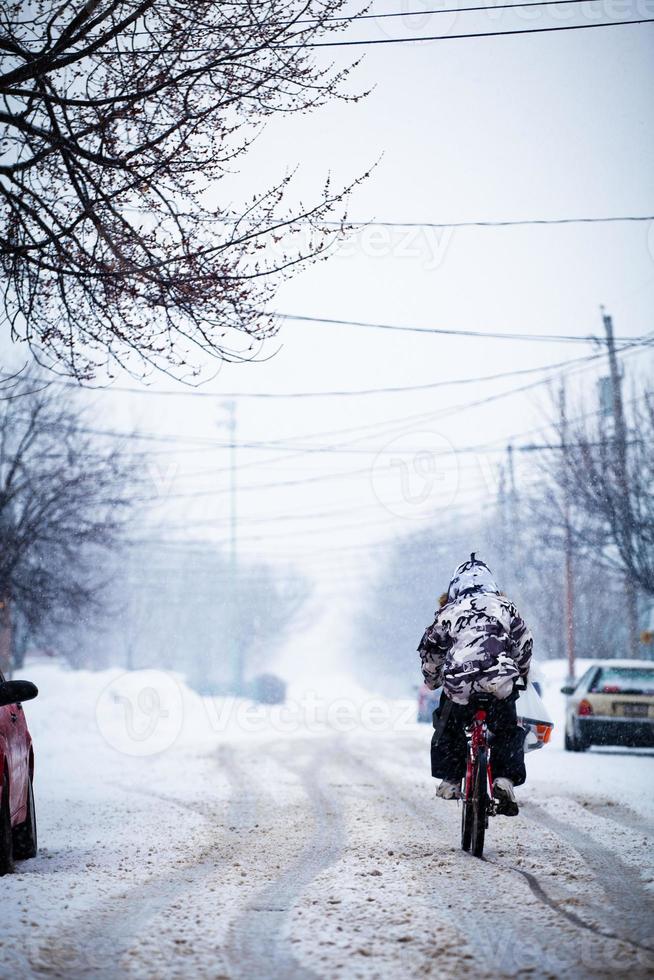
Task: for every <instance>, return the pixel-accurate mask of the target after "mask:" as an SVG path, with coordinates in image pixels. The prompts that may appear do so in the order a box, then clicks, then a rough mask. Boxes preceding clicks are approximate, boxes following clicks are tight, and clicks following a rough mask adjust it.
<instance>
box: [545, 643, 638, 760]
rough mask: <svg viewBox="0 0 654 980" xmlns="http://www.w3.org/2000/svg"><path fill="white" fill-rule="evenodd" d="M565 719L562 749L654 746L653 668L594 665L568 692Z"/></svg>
mask: <svg viewBox="0 0 654 980" xmlns="http://www.w3.org/2000/svg"><path fill="white" fill-rule="evenodd" d="M561 692H562V693H563V694H566V695H568V700H567V704H566V713H565V747H566V749H567V750H568V752H585V751H586V749H588V748H590V746H591V745H628V746H652V745H654V663H653V662H652V661H651V660H598V661H597V662H596V663H594V664H593V665H592V666H591V667H589V668H588V670H587V671H586V672H585V673H584V674H583V676H582V677H581V678H580V679H579V680H578V681H577V683H576V684H575V685H574V687H573V686H566V687H562V688H561Z"/></svg>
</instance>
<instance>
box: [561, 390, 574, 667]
mask: <svg viewBox="0 0 654 980" xmlns="http://www.w3.org/2000/svg"><path fill="white" fill-rule="evenodd" d="M559 418H560V425H561V465H562V466H563V467H565V450H566V441H567V437H568V415H567V410H566V403H565V387H564V386H563V384H562V385H561V389H560V391H559ZM563 515H564V516H563V522H564V535H565V540H564V547H565V645H566V653H567V657H568V680H569V681H574V679H575V601H574V599H575V597H574V567H573V563H572V528H571V525H570V488H569V487H568V484H567V480H566V484H565V489H564V500H563Z"/></svg>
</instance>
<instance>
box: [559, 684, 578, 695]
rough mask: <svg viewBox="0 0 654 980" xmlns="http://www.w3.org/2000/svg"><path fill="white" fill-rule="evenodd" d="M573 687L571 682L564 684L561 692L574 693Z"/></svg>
mask: <svg viewBox="0 0 654 980" xmlns="http://www.w3.org/2000/svg"><path fill="white" fill-rule="evenodd" d="M574 693H575V689H574V687H573V686H572V685H571V684H566V685H565V687H562V688H561V694H574Z"/></svg>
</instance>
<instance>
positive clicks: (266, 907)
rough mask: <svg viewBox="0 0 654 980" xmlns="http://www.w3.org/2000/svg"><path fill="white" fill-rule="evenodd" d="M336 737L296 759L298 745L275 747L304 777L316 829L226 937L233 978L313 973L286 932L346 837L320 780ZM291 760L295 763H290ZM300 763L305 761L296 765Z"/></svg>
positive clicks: (294, 977)
mask: <svg viewBox="0 0 654 980" xmlns="http://www.w3.org/2000/svg"><path fill="white" fill-rule="evenodd" d="M333 744H334V742H333V740H330V743H329V744H327V743H325V741H323V740H320V741H319V742H318V743H317V744H315V743H306V744H305V751H306V749H309V752H308V753H307V754H306V755H305V758H304V759H302V758H301V756H300V759H299V760H298V746H297V743H293V744H290V745H289V746H288V747H287V748H286V752H285V753H284V754H282V753H283V751H284V749H283V746H281V745H278V746H276V747H275V749H276V750H275V756H276V758H277V760H278V761H279V762H280V763H281V764H282V765H284V766H285V767H286V768H287V769H289V770H291V771H292V772H295V773H296V774H297V775H299V776H300V779H301V783H302V788H303V790H304V792H305V794H306V798H307V802H308V804H309V806H310V810H311V814H310V818H311V819H312V820H313V830H312V832H311V834H310V835H309V839H308V841H307V842H306V844H305V846H304V848H303V850H302V851H301V853H300V854H299V855H298V856H297V858H296V859H295V860H294V861H292V862H291V863H290V864H289V865H288V866H287V867H286V868H285V870H284V871H283V872H282V874H281V875H279V876H278V877H277V879H276V880H275V881H274V882H272V883H271V884H270V885H268V886H267V887H266V888H264V889H263V890H262V891H261V892H259V894H258V895H257V896H255V898H254V899H253V900H252V901H250V903H249V904H248V905H247V907H246V908H245V909H244V911H243V912H242V913H241V915H240V916H239V918H238V919H237V920H236V922H235V923H234V924H233V926H232V928H231V930H230V933H229V936H228V957H229V960H230V962H231V970H230V974H229V975H230V977H235V978H237V977H243V978H248V980H251V978H252V977H255V978H256V980H280V978H283V980H300V978H302V980H308V978H311V977H313V976H314V974H312V973H311V972H310V971H308V970H306V969H305V968H303V967H301V966H300V965H299V964H298V963H297V961H296V960H295V958H294V957H293V955H292V953H291V951H290V949H289V947H288V945H287V943H286V942H285V941H284V937H283V935H282V933H283V929H284V926H285V924H286V920H287V918H288V914H289V912H290V909H291V907H292V905H293V904H294V902H295V901H297V899H298V898H299V897H300V896H301V895H302V893H303V892H304V890H305V889H306V888H307V887H308V885H309V884H310V883H311V882H312V881H313V880H314V878H316V877H317V876H318V875H319V874H320V873H321V872H322V871H324V870H325V869H326V868H327V867H329V865H331V864H333V863H334V862H335V861H336V860H337V859H338V857H339V855H340V853H341V850H342V846H343V839H344V829H343V820H342V814H341V810H340V807H339V806H338V804H337V802H336V801H335V799H334V795H333V794H331V795H330V794H329V792H328V790H327V787H326V786H325V785H324V782H323V780H322V778H321V775H322V770H323V767H324V763H325V761H326V756H327V754H328V752H330V751H332V749H333ZM289 759H292V760H293V761H292V762H290V761H289ZM298 761H300V762H301V764H300V765H298Z"/></svg>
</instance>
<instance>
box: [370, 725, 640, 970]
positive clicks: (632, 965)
mask: <svg viewBox="0 0 654 980" xmlns="http://www.w3.org/2000/svg"><path fill="white" fill-rule="evenodd" d="M399 748H401V749H402V750H403V751H402V755H404V756H406V746H405V745H401V746H399ZM354 758H355V759H356V760H357V761H358V762H359V763H360V764H361V765H362V766H363V767H367V768H368V771H371V770H373V771H376V772H377V771H378V766H377V765H375V764H374V763H373V764H371V763H370V761H369V760H368V759H361V758H358V757H357V756H354ZM376 758H377V759H379V758H381V755H380V754H379V755H377V756H376ZM384 763H385V765H390V766H391V767H393V768H398V763H397V760H396V759H393V758H392V757H391V758H384ZM377 785H378V786H379V787H384V789H385V790H386V792H390V793H392V792H394V793H395V797H394V798H395V800H396V802H399V803H401V804H402V806H403V808H404V809H405V810H406V812H407V813H410V814H412V815H413V816H414V817H416V818H418V819H419V820H421V821H422V822H423V823H424V824H425V826H428V825H429V824H431V825H433V824H434V822H436V823H437V824H439V825H440V826H441V827H442V826H443V816H444V815H443V814H442V809H440V810H439V811H438V813H437V812H435V810H434V808H433V806H430V805H429V803H428V802H427V800H426V799H425V797H424V796H421V797H418V798H416V797H415V795H414V793H413V792H411V789H410V787H409V786H407V785H404V786H403V785H402V783H401V782H399V781H398V782H397V783H396V782H395V777H393V778H392V779H391V778H389V777H388V776H387V775H386V774H385V773H383V774H382V773H380V774H379V778H378V780H377ZM430 802H431V801H430ZM523 807H524V809H523V811H522V812H523V816H529V817H531V820H530V822H532V823H534V824H535V823H536V822H537V818H536V817H535V814H534V813H533V812H530V810H532V811H533V809H535V808H533V805H530V804H524V805H523ZM525 810H526V813H525ZM545 816H546V817H548V815H547V814H545ZM457 817H459V813H458V812H457ZM456 823H457V826H456V828H454V833H455V834H456V833H457V831H458V820H457V821H456ZM541 823H542V825H543V826H544V827H546V828H547V829H548V830H549V831H550V833H552V834H553V835H554V836H555V837H557V838H558V839H560V840H562V841H564V842H565V843H567V845H568V846H570V847H573V849H574V850H576V851H577V853H578V854H579V856H580V857H581V859H582V860H583V861H584V863H585V865H586V866H587V867H588V868H589V870H590V871H591V872H592V873H594V874H595V875H596V877H598V878H599V879H600V884H601V885H602V884H604V879H606V878H607V877H610V876H611V875H612V874H613V875H614V878H613V879H611V884H612V887H610V888H607V889H606V890H607V897H608V898H609V900H610V902H611V910H615V911H618V912H619V914H620V916H621V919H624V924H625V926H626V930H625V931H626V933H627V935H618V934H617V933H614V932H612V931H610V930H608V929H602V928H601V927H600V926H596V925H593V924H592V923H589V922H586V921H584V919H582V918H581V916H579V915H577V914H575V913H574V912H571V911H569V910H568V909H565V908H563V907H561V906H560V904H559V902H557V901H556V900H554V899H552V898H550V896H549V895H548V894H547V891H546V889H545V888H544V887H543V884H542V883H541V880H540V879H539V878H538V876H537V875H536V874H534V873H533V872H530V871H526V870H524V869H521V868H518V867H515V866H513V865H509V864H503V863H501V862H500V861H497V860H493V859H488V858H484V859H483V861H482V862H480V864H481V865H482V867H485V868H487V869H490V868H495V869H497V870H498V871H501V872H504V873H505V874H516V873H517V874H519V875H521V877H522V878H523V879H524V880H525V882H526V884H527V885H528V887H529V889H530V892H531V894H532V896H533V899H535V900H536V901H537V902H538V903H539V904H541V905H542V906H543V907H544V908H545V909H547V910H548V912H549V913H555V914H556V915H557V916H560V917H561V918H562V919H564V920H566V921H567V922H568V923H569V925H570V926H572V927H573V928H574V929H575V930H581V931H582V934H583V933H585V934H587V935H592V936H595V937H597V938H598V939H600V938H601V939H605V940H608V941H609V942H610V943H612V944H617V945H615V946H614V950H615V952H610V951H604V952H598V957H601V956H604V957H605V958H606V961H607V963H611V964H614V965H613V966H612V968H611V970H610V972H611V973H613V972H622V971H624V970H625V969H628V970H629V973H630V975H631V976H633V977H636V976H639V977H640V976H643V977H645V976H647V977H651V976H652V975H653V973H652V971H653V968H654V959H653V954H654V950H653V949H652V948H651V947H649V946H647V945H644V944H643V943H642V942H641V941H640V937H639V938H629V937H628V934H629V933H630V932H631V934H632V937H633V920H630V919H629V914H630V913H633V914H636V915H637V916H638V920H639V921H640V922H641V924H642V925H644V926H645V925H646V926H647V927H648V929H649V931H648V938H649V936H651V923H652V900H651V897H650V896H649V895H647V893H646V892H645V890H644V889H643V888H642V885H641V883H640V882H639V881H638V880H637V876H636V875H635V873H634V872H633V871H632V869H630V868H628V867H627V866H625V865H623V864H622V863H621V862H620V861H619V860H618V859H616V857H615V855H614V854H613V852H611V851H609V850H608V848H601V847H600V848H597V849H595V850H594V849H593V846H592V845H593V843H594V842H593V841H589V840H588V839H587V838H586V836H585V835H584V834H582V833H579V832H578V831H575V830H570V831H569V832H568V833H566V831H568V828H567V827H566V825H563V824H561V823H560V821H554V819H553V818H552V821H551V825H550V826H548V824H547V822H546V820H543V821H541ZM555 824H556V826H555ZM452 829H453V828H452V827H450V836H451V832H452ZM507 829H509V828H508V827H507ZM498 830H499V825H498ZM511 832H513V827H511ZM457 843H458V834H457ZM489 843H490V845H491V846H490V847H489V848H487V850H489V851H491V853H492V849H493V845H494V844H499V845H502V844H504V845H506V844H510V838H509V837H508V836H507V837H505V838H504V841H502V838H501V835H500V836H499V837H498V839H497V841H489ZM575 845H577V846H575ZM459 853H460V858H461V859H462V860H464V861H465V862H466V863H467V864H469V865H470V866H472V865H473V863H474V862H476V861H477V860H478V859H476V858H472V857H471V856H469V855H465V854H463V852H459ZM623 869H624V872H625V874H624V877H623V878H622V879H621V878H620V876H621V875H622V871H623ZM480 870H481V869H480ZM602 871H603V872H604V873H603V874H602ZM621 880H622V881H623V882H625V883H626V882H627V881H628V882H629V884H632V883H633V884H634V885H635V888H634V890H635V891H636V892H637V894H636V895H634V897H633V900H632V901H630V902H629V905H628V908H625V902H624V898H625V895H626V894H628V887H629V885H626V888H625V887H621V886H620V881H621ZM461 884H462V887H463V883H461ZM471 884H472V883H471ZM479 887H481V888H482V889H483V888H484V887H485V886H484V884H483V883H482V880H480V881H479ZM503 892H504V889H501V890H500V891H499V893H498V894H499V895H501V894H502V893H503ZM441 897H442V896H439V898H441ZM462 897H463V896H462ZM571 897H572V896H571ZM507 911H508V910H507ZM491 912H492V907H489V906H485V913H484V917H483V918H484V920H488V922H487V925H488V926H489V930H487V931H489V935H486V933H485V932H484V930H483V929H482V928H481V926H480V931H479V936H478V938H479V939H482V940H483V939H484V938H485V939H486V940H488V939H489V936H490V934H491V933H492V932H493V930H494V929H495V930H496V932H497V934H498V935H499V934H501V933H502V932H504V939H503V940H502V942H504V943H506V942H507V941H508V942H509V944H510V942H511V940H510V938H509V939H508V940H507V935H508V934H507V928H508V927H507V919H506V918H505V917H504V915H502V913H501V912H500V915H499V918H497V921H496V923H495V925H493V919H494V916H493V915H491ZM453 924H455V923H453ZM534 925H535V926H537V925H538V924H537V923H534ZM512 928H513V929H514V932H515V934H516V935H515V944H516V948H518V947H519V945H520V943H522V942H524V941H525V940H526V941H527V943H529V942H533V940H534V938H535V936H536V934H537V933H536V931H535V932H534V935H531V936H530V935H529V933H528V932H527V933H524V934H522V935H520V928H519V926H518V925H517V924H515V923H514V925H513V926H512ZM510 931H511V930H510V929H509V932H510ZM573 935H574V934H573ZM466 938H468V939H470V938H472V937H466ZM561 938H562V937H561ZM475 945H476V944H475ZM491 945H492V944H491ZM500 946H501V943H500ZM500 946H498V949H499V948H500ZM542 948H543V950H545V946H544V945H543V946H542ZM643 953H644V954H645V956H643V955H642V954H643ZM588 955H589V950H588V947H587V946H586V951H585V954H584V957H588ZM584 957H582V960H584ZM627 958H628V959H629V967H628V968H627V967H625V966H624V965H622V962H620V961H624V960H625V959H627ZM482 959H483V955H482ZM486 965H487V964H486ZM480 967H481V962H480ZM561 967H562V973H561V975H566V976H567V975H568V974H569V971H570V969H571V968H573V969H575V973H574V975H575V976H576V977H581V976H586V975H588V976H591V975H597V976H599V975H604V974H603V973H602V972H601V970H599V971H597V968H596V967H593V970H592V972H589V973H586V972H584V970H585V960H584V962H583V963H582V961H580V962H579V964H578V968H574V967H573V964H572V963H562V964H561ZM526 968H527V969H528V970H529V972H531V970H530V968H529V967H526ZM577 971H578V972H577ZM509 972H510V973H511V975H515V974H514V973H513V971H509ZM518 972H520V971H519V970H518ZM482 973H483V971H482ZM545 973H547V971H545ZM552 975H553V976H555V975H559V974H558V971H555V972H554V973H553V974H552ZM607 975H608V974H607Z"/></svg>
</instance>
